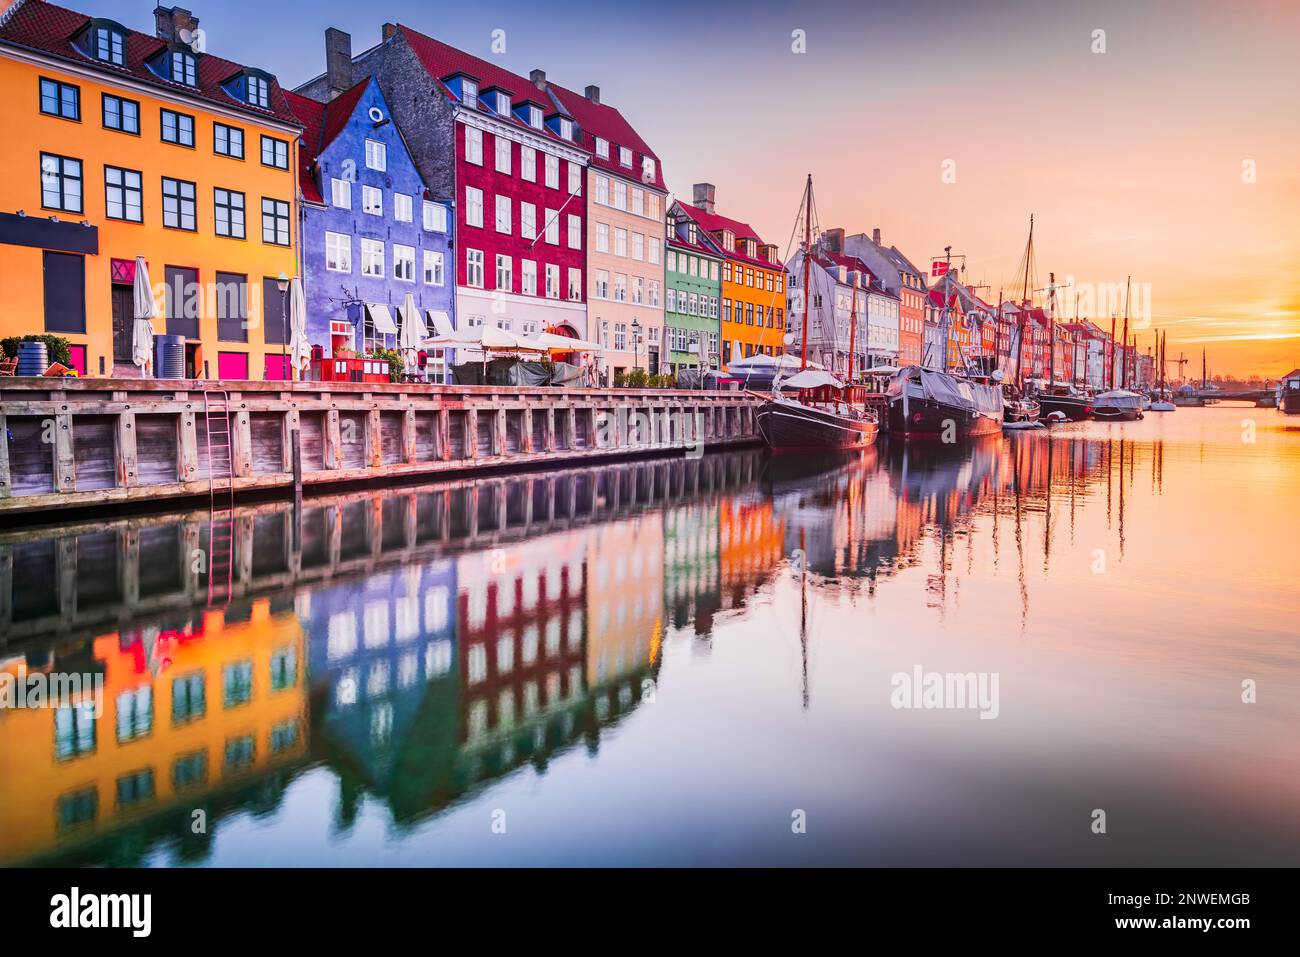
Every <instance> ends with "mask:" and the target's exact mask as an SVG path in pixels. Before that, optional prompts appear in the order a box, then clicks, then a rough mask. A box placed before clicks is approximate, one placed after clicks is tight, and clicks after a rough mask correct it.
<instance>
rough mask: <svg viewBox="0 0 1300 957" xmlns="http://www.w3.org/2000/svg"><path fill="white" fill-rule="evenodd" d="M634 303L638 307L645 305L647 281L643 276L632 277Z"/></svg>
mask: <svg viewBox="0 0 1300 957" xmlns="http://www.w3.org/2000/svg"><path fill="white" fill-rule="evenodd" d="M632 302H633V303H634V304H636V305H638V306H643V305H645V279H644V278H643V277H641V276H633V277H632Z"/></svg>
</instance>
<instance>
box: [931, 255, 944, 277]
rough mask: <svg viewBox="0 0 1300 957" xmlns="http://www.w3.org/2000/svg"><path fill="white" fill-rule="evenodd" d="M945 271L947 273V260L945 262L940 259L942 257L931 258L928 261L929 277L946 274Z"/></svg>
mask: <svg viewBox="0 0 1300 957" xmlns="http://www.w3.org/2000/svg"><path fill="white" fill-rule="evenodd" d="M947 273H948V263H947V262H945V261H944V260H942V259H934V260H931V261H930V278H931V279H938V278H939V277H940V276H944V275H947Z"/></svg>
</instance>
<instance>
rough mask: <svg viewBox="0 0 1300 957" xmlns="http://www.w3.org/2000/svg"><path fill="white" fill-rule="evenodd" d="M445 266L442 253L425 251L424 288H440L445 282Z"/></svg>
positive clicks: (431, 250)
mask: <svg viewBox="0 0 1300 957" xmlns="http://www.w3.org/2000/svg"><path fill="white" fill-rule="evenodd" d="M445 269H446V265H445V263H444V262H443V258H442V253H440V252H438V251H437V250H436V249H426V250H425V251H424V284H425V285H426V286H441V285H443V284H444V283H445V282H446V275H445Z"/></svg>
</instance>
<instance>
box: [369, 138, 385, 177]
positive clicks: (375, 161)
mask: <svg viewBox="0 0 1300 957" xmlns="http://www.w3.org/2000/svg"><path fill="white" fill-rule="evenodd" d="M366 167H367V168H369V169H376V170H379V172H381V173H382V172H384V171H385V170H387V169H388V147H387V146H385V145H384V144H383V143H381V142H379V141H378V140H366Z"/></svg>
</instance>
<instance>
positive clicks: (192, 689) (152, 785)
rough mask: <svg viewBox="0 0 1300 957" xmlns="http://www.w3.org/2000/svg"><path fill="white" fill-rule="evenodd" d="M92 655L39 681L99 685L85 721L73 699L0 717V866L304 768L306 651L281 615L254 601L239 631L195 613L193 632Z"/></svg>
mask: <svg viewBox="0 0 1300 957" xmlns="http://www.w3.org/2000/svg"><path fill="white" fill-rule="evenodd" d="M92 647H93V653H92V654H91V655H89V656H84V655H81V656H73V657H72V658H69V659H68V660H66V661H59V660H58V659H57V658H56V659H55V662H56V663H55V664H54V665H53V666H52V667H51V668H49V669H46V670H52V671H54V672H59V673H70V672H76V673H84V672H94V673H100V674H102V675H103V700H102V702H101V707H102V713H101V714H100V716H99V717H98V718H96V717H95V715H94V711H95V708H94V706H93V704H92V702H91V700H90V699H89V696H88V695H87V694H84V693H83V695H82V698H81V699H80V700H77V701H74V702H69V703H68V704H67V705H66V706H64V707H59V708H32V709H6V710H0V866H12V865H14V864H18V863H22V862H25V861H31V860H34V859H40V858H44V857H48V856H50V855H57V854H60V853H65V852H69V851H75V850H76V849H77V848H78V847H82V846H85V845H88V844H91V843H94V842H97V841H100V840H103V839H105V838H107V837H110V836H111V835H113V834H114V833H116V832H118V831H120V830H122V829H124V828H129V827H135V826H137V825H143V824H145V823H146V822H147V821H149V820H151V819H153V818H156V817H157V816H159V815H161V814H165V813H167V812H169V811H173V810H175V809H176V808H178V807H179V808H196V807H203V806H205V805H206V803H208V802H211V800H212V798H213V797H214V796H215V795H216V794H218V793H219V792H221V791H223V790H225V789H229V788H237V787H239V786H241V785H243V784H247V783H248V782H249V781H250V780H255V779H257V778H258V777H259V776H261V775H263V774H265V773H266V772H268V771H270V770H272V769H275V768H279V767H283V766H286V765H289V764H293V763H295V762H296V761H298V760H300V759H301V758H302V757H303V756H304V755H305V754H306V751H307V731H308V727H307V707H308V699H307V694H306V681H305V675H304V669H305V665H306V658H305V651H306V649H305V646H304V640H303V630H302V627H301V626H300V624H299V622H298V618H297V616H296V615H294V614H293V613H292V612H291V611H290V612H287V613H283V614H277V615H273V614H272V613H271V611H270V605H269V603H268V602H267V600H265V599H263V600H260V601H258V602H255V603H254V605H253V606H252V612H251V615H250V616H249V618H248V620H247V621H242V622H239V623H232V624H227V623H226V621H225V617H224V614H223V613H222V612H220V611H214V612H208V613H207V614H206V615H205V616H204V617H203V619H202V625H201V627H200V628H198V629H195V630H192V631H185V632H171V633H163V634H161V635H157V636H156V637H155V636H149V637H144V636H140V635H135V636H131V637H130V638H128V636H127V635H126V634H121V635H119V634H110V635H104V636H102V637H99V638H96V639H94V641H93V645H92ZM3 670H6V671H9V672H11V673H13V672H14V671H15V668H14V667H13V666H12V665H9V664H6V665H5V666H3ZM206 823H207V829H208V830H209V831H210V830H211V828H212V825H213V824H214V823H215V822H213V821H208V822H206ZM187 826H188V824H187Z"/></svg>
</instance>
